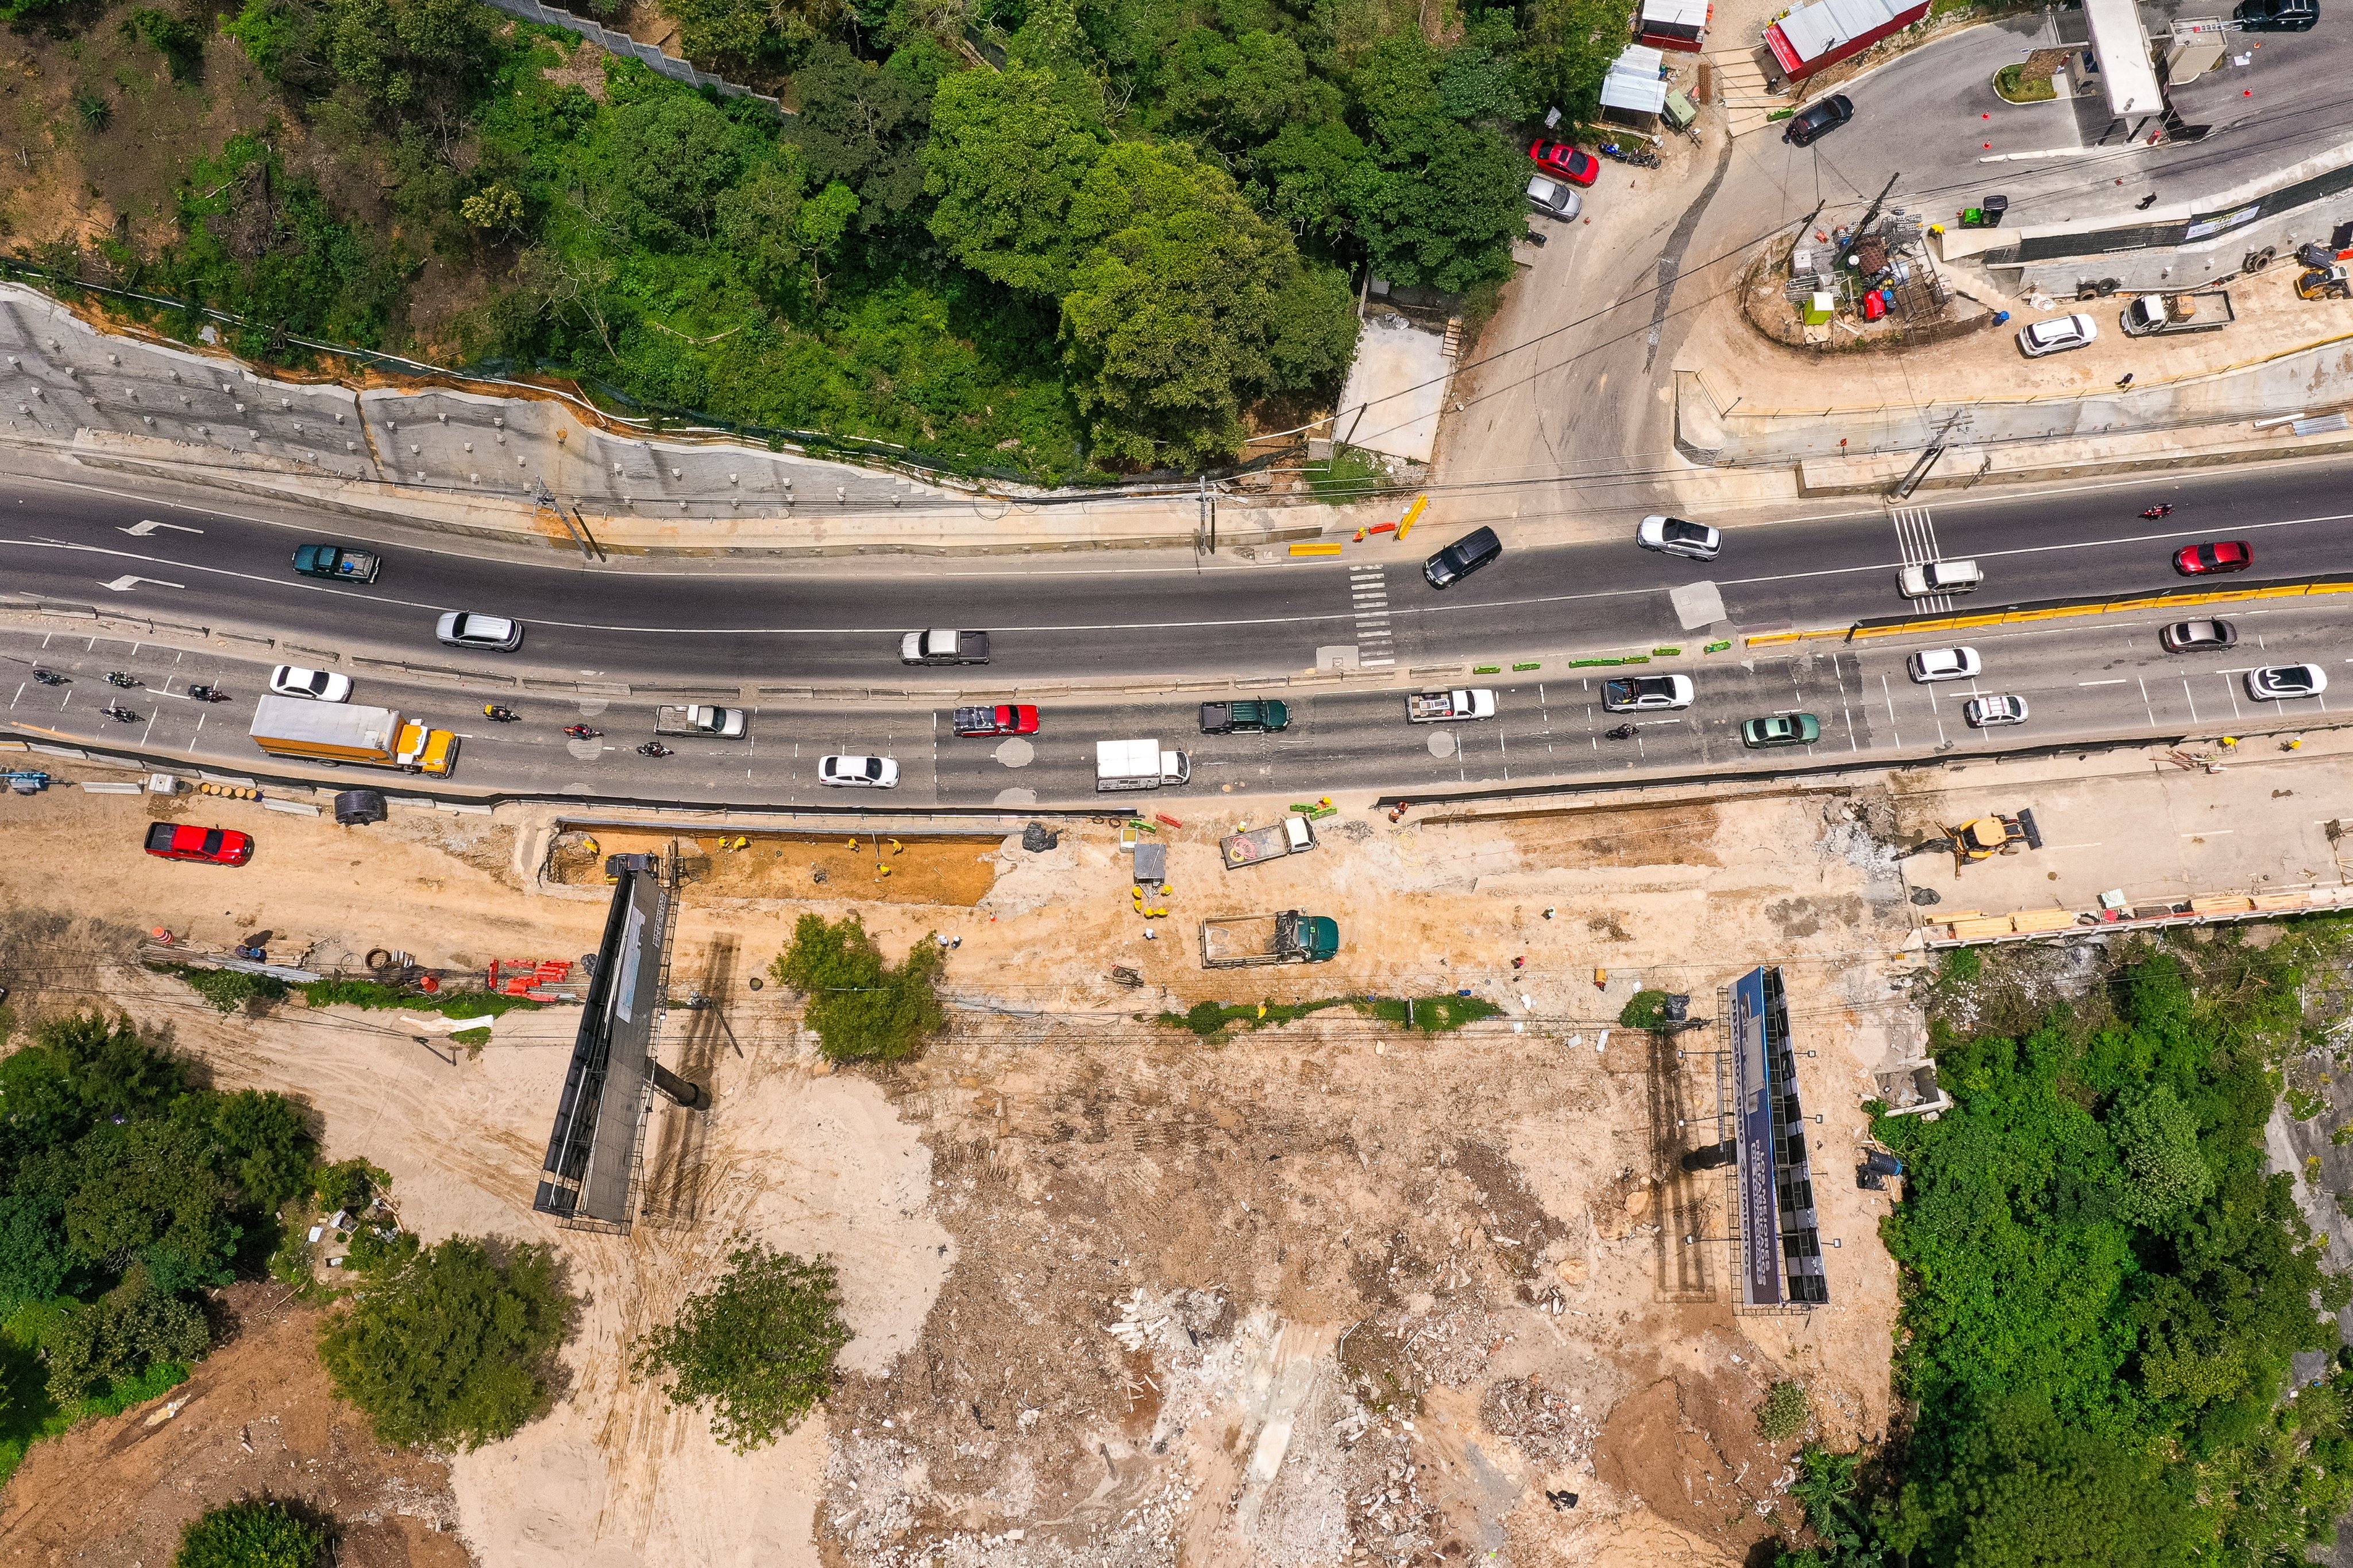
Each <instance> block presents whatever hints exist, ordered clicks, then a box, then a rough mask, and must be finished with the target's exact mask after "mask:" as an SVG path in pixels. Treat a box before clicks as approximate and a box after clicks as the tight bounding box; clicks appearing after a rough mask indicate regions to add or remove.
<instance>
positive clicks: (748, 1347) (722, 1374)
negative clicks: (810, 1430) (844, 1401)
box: [636, 1245, 850, 1454]
mask: <svg viewBox="0 0 2353 1568" xmlns="http://www.w3.org/2000/svg"><path fill="white" fill-rule="evenodd" d="M727 1261H728V1265H729V1269H730V1271H729V1273H728V1275H727V1277H726V1278H725V1279H722V1280H721V1281H720V1282H719V1285H718V1288H717V1289H714V1290H712V1292H711V1293H710V1294H708V1295H702V1296H690V1297H688V1298H687V1299H686V1301H685V1303H684V1305H682V1306H681V1308H680V1309H679V1314H678V1321H676V1322H674V1323H671V1324H670V1325H669V1326H668V1327H667V1328H660V1329H656V1330H655V1331H653V1332H651V1333H649V1334H648V1335H647V1336H646V1337H645V1338H644V1339H642V1340H640V1341H638V1350H637V1358H636V1367H637V1372H638V1376H640V1377H647V1378H662V1377H667V1378H668V1379H669V1380H670V1390H669V1392H670V1403H671V1404H673V1405H701V1404H704V1403H709V1404H710V1405H712V1406H713V1408H712V1416H711V1435H712V1436H713V1437H716V1438H718V1439H719V1440H720V1441H721V1442H723V1443H724V1444H726V1445H727V1446H728V1447H732V1448H733V1449H734V1450H735V1451H736V1452H737V1453H739V1454H744V1453H749V1452H751V1451H752V1450H753V1449H754V1448H757V1447H761V1446H763V1445H764V1444H767V1443H773V1442H775V1441H776V1438H777V1437H778V1436H782V1435H783V1434H785V1433H786V1432H789V1431H791V1430H792V1429H793V1428H794V1427H795V1426H797V1425H798V1424H799V1422H800V1419H801V1417H802V1416H804V1415H807V1414H808V1413H809V1412H810V1411H811V1410H813V1409H815V1408H816V1407H817V1405H818V1402H819V1401H820V1400H822V1399H823V1398H824V1397H825V1391H826V1386H827V1384H828V1379H829V1378H830V1376H831V1374H832V1372H833V1362H834V1357H836V1356H837V1355H839V1354H840V1352H841V1347H842V1346H844V1345H846V1344H848V1343H849V1340H850V1333H849V1328H848V1327H847V1326H846V1325H844V1324H843V1322H842V1321H841V1293H840V1291H839V1289H837V1288H836V1284H835V1279H834V1272H833V1265H831V1264H830V1263H828V1262H826V1261H824V1260H823V1259H818V1261H816V1262H806V1261H804V1260H802V1259H801V1258H796V1257H794V1256H793V1255H792V1254H791V1253H788V1252H770V1251H769V1250H767V1248H765V1247H760V1246H757V1245H754V1246H752V1247H745V1248H744V1249H743V1250H741V1251H738V1252H735V1253H732V1254H730V1255H729V1257H728V1259H727Z"/></svg>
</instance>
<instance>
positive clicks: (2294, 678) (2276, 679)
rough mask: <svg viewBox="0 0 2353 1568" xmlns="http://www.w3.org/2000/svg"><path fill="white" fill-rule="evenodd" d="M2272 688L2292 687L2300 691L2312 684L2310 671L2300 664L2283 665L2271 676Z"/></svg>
mask: <svg viewBox="0 0 2353 1568" xmlns="http://www.w3.org/2000/svg"><path fill="white" fill-rule="evenodd" d="M2271 680H2272V684H2273V685H2274V686H2284V687H2294V688H2295V689H2298V690H2301V689H2305V688H2306V687H2309V686H2310V685H2311V684H2312V671H2311V670H2309V669H2307V668H2305V667H2304V666H2303V665H2300V664H2291V665H2285V666H2283V667H2282V668H2278V669H2274V670H2273V671H2272V674H2271Z"/></svg>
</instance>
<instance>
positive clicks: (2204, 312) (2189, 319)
mask: <svg viewBox="0 0 2353 1568" xmlns="http://www.w3.org/2000/svg"><path fill="white" fill-rule="evenodd" d="M2237 319H2238V317H2237V315H2236V313H2235V312H2234V311H2232V309H2231V291H2230V290H2229V289H2194V290H2190V291H2188V292H2185V293H2180V294H2143V295H2142V296H2141V297H2140V298H2138V299H2137V300H2134V301H2133V302H2132V303H2131V304H2129V305H2126V307H2125V309H2124V314H2123V315H2122V316H2120V317H2118V318H2117V320H2118V321H2121V322H2122V323H2123V325H2124V329H2125V335H2126V337H2130V338H2153V337H2158V336H2160V335H2162V334H2164V333H2167V332H2219V331H2221V330H2222V329H2223V328H2224V327H2227V326H2229V325H2230V324H2231V323H2232V321H2236V320H2237Z"/></svg>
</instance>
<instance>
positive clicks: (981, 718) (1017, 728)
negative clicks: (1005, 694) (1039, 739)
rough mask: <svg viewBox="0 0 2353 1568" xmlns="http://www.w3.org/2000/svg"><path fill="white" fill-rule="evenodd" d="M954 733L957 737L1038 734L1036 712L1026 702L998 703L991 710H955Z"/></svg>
mask: <svg viewBox="0 0 2353 1568" xmlns="http://www.w3.org/2000/svg"><path fill="white" fill-rule="evenodd" d="M955 732H956V733H957V734H959V735H1034V734H1036V733H1037V732H1038V710H1036V709H1035V708H1032V707H1031V706H1029V704H1028V703H1027V702H999V703H997V705H996V706H994V707H991V708H959V709H957V710H955Z"/></svg>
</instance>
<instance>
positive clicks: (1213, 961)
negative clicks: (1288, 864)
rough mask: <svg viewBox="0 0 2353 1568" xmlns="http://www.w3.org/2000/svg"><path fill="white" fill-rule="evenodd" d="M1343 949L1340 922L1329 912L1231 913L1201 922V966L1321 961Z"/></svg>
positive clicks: (1236, 966)
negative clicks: (1318, 913) (1323, 913)
mask: <svg viewBox="0 0 2353 1568" xmlns="http://www.w3.org/2000/svg"><path fill="white" fill-rule="evenodd" d="M1339 951H1340V922H1339V921H1335V920H1334V919H1332V918H1331V917H1330V916H1329V915H1303V914H1301V913H1300V912H1299V911H1298V910H1283V911H1282V913H1281V914H1279V915H1229V916H1227V917H1225V918H1224V919H1221V920H1208V921H1202V922H1201V967H1202V968H1204V969H1248V968H1250V967H1251V966H1252V965H1254V964H1261V963H1323V962H1324V960H1325V959H1327V958H1331V957H1333V956H1334V955H1335V954H1336V953H1338V952H1339Z"/></svg>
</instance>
